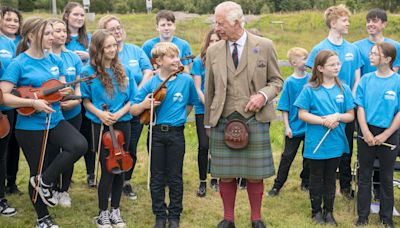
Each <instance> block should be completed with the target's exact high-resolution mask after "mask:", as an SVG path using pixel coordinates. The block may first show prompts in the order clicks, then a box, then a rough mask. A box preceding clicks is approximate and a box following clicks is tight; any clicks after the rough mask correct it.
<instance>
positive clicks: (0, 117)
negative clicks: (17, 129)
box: [0, 89, 10, 139]
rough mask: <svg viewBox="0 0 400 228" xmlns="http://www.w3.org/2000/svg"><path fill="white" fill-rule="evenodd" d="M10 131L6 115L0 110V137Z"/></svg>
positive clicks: (1, 95) (0, 102) (0, 93)
mask: <svg viewBox="0 0 400 228" xmlns="http://www.w3.org/2000/svg"><path fill="white" fill-rule="evenodd" d="M0 104H3V91H2V90H1V89H0ZM8 133H10V122H9V121H8V118H7V116H6V115H4V114H3V113H2V112H0V139H2V138H4V137H6V136H7V135H8Z"/></svg>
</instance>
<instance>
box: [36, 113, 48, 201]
mask: <svg viewBox="0 0 400 228" xmlns="http://www.w3.org/2000/svg"><path fill="white" fill-rule="evenodd" d="M50 122H51V113H46V128H45V130H44V131H43V140H42V149H41V151H40V159H39V166H38V171H37V175H36V177H35V186H34V188H33V193H32V202H33V203H34V204H35V203H36V200H37V195H38V190H37V188H38V185H39V182H38V180H39V179H38V177H39V176H41V175H42V170H43V162H44V157H45V156H46V147H47V139H48V137H49V130H50Z"/></svg>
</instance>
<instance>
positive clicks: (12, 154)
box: [6, 109, 20, 186]
mask: <svg viewBox="0 0 400 228" xmlns="http://www.w3.org/2000/svg"><path fill="white" fill-rule="evenodd" d="M6 113H7V116H8V120H9V121H10V140H9V142H8V146H7V156H6V157H7V159H6V167H7V186H11V185H14V184H15V182H16V181H17V173H18V162H19V151H20V150H19V144H18V141H17V138H16V137H15V130H14V126H15V122H16V121H17V111H16V110H15V109H14V110H9V111H7V112H6Z"/></svg>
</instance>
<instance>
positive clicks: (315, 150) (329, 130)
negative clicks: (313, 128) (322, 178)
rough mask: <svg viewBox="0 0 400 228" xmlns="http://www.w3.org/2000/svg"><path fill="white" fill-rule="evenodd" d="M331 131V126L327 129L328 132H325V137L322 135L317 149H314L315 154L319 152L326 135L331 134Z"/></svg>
mask: <svg viewBox="0 0 400 228" xmlns="http://www.w3.org/2000/svg"><path fill="white" fill-rule="evenodd" d="M329 132H331V129H330V128H329V129H328V130H327V131H326V133H325V135H324V137H322V139H321V141H319V143H318V145H317V147H315V149H314V151H313V154H315V153H316V152H317V150H318V149H319V147H320V146H321V144H322V143H323V142H324V141H325V139H326V137H327V136H328V135H329Z"/></svg>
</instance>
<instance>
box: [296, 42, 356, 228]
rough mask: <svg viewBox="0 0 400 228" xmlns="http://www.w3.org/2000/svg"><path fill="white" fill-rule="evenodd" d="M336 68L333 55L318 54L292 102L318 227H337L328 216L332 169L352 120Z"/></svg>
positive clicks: (346, 147) (337, 63) (350, 104)
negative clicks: (302, 131)
mask: <svg viewBox="0 0 400 228" xmlns="http://www.w3.org/2000/svg"><path fill="white" fill-rule="evenodd" d="M340 66H341V63H340V60H339V56H338V55H337V54H336V53H335V52H333V51H330V50H323V51H321V52H319V53H318V54H317V56H316V57H315V60H314V66H313V71H312V76H311V79H310V82H309V84H308V85H307V86H306V87H304V89H303V90H302V91H301V93H300V95H299V97H298V98H297V100H296V101H295V103H294V105H295V106H296V107H297V108H299V119H301V120H303V121H304V122H306V133H305V134H306V137H305V143H304V145H305V146H304V155H303V156H304V157H305V158H307V159H309V164H310V199H311V209H312V219H313V221H314V222H316V223H318V224H325V223H326V224H331V225H337V223H336V220H335V218H334V217H333V214H332V212H333V204H334V200H335V193H336V168H337V167H338V165H339V161H340V158H341V156H342V154H343V153H349V145H348V143H347V140H346V136H345V123H348V122H351V121H353V119H354V110H353V108H354V103H353V96H352V93H351V90H350V88H349V87H348V86H347V85H346V84H344V83H343V84H342V83H341V81H340V80H339V79H338V75H339V72H340ZM322 203H323V211H322V208H321V205H322Z"/></svg>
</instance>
